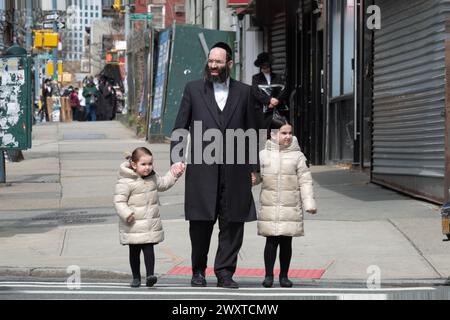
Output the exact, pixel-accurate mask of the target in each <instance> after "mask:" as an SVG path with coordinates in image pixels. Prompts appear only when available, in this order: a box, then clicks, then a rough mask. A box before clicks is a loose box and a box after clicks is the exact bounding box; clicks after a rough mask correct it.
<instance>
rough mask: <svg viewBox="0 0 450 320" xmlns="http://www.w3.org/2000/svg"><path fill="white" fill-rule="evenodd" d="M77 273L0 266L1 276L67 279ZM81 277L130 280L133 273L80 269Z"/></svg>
mask: <svg viewBox="0 0 450 320" xmlns="http://www.w3.org/2000/svg"><path fill="white" fill-rule="evenodd" d="M74 273H75V271H74V270H70V269H69V270H68V269H65V268H43V267H36V268H33V267H0V277H26V278H64V279H67V278H69V277H70V276H71V275H73V274H74ZM80 275H81V278H86V279H97V280H111V279H114V280H129V279H130V277H131V273H126V272H120V271H111V270H98V269H83V268H81V269H80Z"/></svg>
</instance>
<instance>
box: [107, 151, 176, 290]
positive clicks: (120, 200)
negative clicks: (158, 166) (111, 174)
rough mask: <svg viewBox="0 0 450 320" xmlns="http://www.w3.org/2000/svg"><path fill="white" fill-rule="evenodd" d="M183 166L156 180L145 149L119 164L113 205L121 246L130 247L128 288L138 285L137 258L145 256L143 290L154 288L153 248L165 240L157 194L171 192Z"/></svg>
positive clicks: (150, 157) (151, 157)
mask: <svg viewBox="0 0 450 320" xmlns="http://www.w3.org/2000/svg"><path fill="white" fill-rule="evenodd" d="M183 172H184V165H183V164H182V163H177V164H174V165H173V166H172V167H171V168H170V171H169V172H168V173H167V174H166V175H164V176H162V177H161V176H159V175H158V174H157V173H156V172H155V171H154V170H153V155H152V153H151V152H150V150H148V149H147V148H143V147H142V148H137V149H136V150H134V151H133V153H132V154H131V155H130V156H128V157H127V161H125V162H124V163H122V164H121V166H120V170H119V179H118V181H117V184H116V188H115V193H114V205H115V208H116V211H117V214H118V215H119V217H120V219H119V233H120V243H121V244H122V245H129V249H130V266H131V271H132V273H133V281H132V282H131V284H130V285H131V287H133V288H136V287H139V286H140V285H141V273H140V263H141V262H140V254H141V250H142V251H143V252H144V261H145V268H146V271H147V277H146V286H147V287H151V286H153V285H154V284H155V283H156V281H157V278H156V276H155V275H154V269H155V252H154V245H155V244H158V243H159V242H161V241H163V240H164V232H163V227H162V223H161V218H160V215H159V208H158V203H159V201H158V191H166V190H167V189H169V188H171V187H172V186H173V185H174V184H175V182H176V181H177V179H178V178H179V177H180V176H181V175H182V174H183Z"/></svg>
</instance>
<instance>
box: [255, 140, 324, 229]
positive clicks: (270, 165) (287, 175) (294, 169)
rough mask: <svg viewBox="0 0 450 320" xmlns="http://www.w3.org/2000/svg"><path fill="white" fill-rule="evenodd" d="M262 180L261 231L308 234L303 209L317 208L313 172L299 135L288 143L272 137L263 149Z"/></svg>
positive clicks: (260, 177) (259, 218)
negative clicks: (307, 162) (283, 144)
mask: <svg viewBox="0 0 450 320" xmlns="http://www.w3.org/2000/svg"><path fill="white" fill-rule="evenodd" d="M259 157H260V163H261V174H260V176H259V179H258V181H257V182H262V187H261V194H260V210H259V213H258V234H259V235H261V236H265V237H267V236H291V237H298V236H303V235H304V230H303V210H302V208H303V209H305V210H310V209H316V203H315V200H314V192H313V181H312V178H311V172H310V171H309V168H308V167H307V165H306V157H305V156H304V155H303V153H302V152H301V151H300V146H299V145H298V142H297V138H295V137H293V141H292V143H291V144H290V146H288V147H282V146H280V145H278V144H277V143H274V142H272V141H271V140H268V141H267V142H266V148H265V149H264V150H262V151H261V152H260V153H259Z"/></svg>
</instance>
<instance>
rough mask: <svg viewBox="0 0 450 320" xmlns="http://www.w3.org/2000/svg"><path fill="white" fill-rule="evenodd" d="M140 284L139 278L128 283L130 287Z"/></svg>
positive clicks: (136, 286)
mask: <svg viewBox="0 0 450 320" xmlns="http://www.w3.org/2000/svg"><path fill="white" fill-rule="evenodd" d="M140 286H141V279H133V281H131V283H130V287H132V288H139V287H140Z"/></svg>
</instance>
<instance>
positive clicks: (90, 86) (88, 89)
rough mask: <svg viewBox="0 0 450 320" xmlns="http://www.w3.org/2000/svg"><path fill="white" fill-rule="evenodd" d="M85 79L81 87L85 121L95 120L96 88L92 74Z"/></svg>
mask: <svg viewBox="0 0 450 320" xmlns="http://www.w3.org/2000/svg"><path fill="white" fill-rule="evenodd" d="M87 81H88V82H87V84H86V85H85V86H84V88H83V96H84V97H85V99H86V121H96V120H97V114H96V112H97V97H98V90H97V86H96V85H95V83H94V78H93V77H92V76H90V77H89V78H88V80H87Z"/></svg>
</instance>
